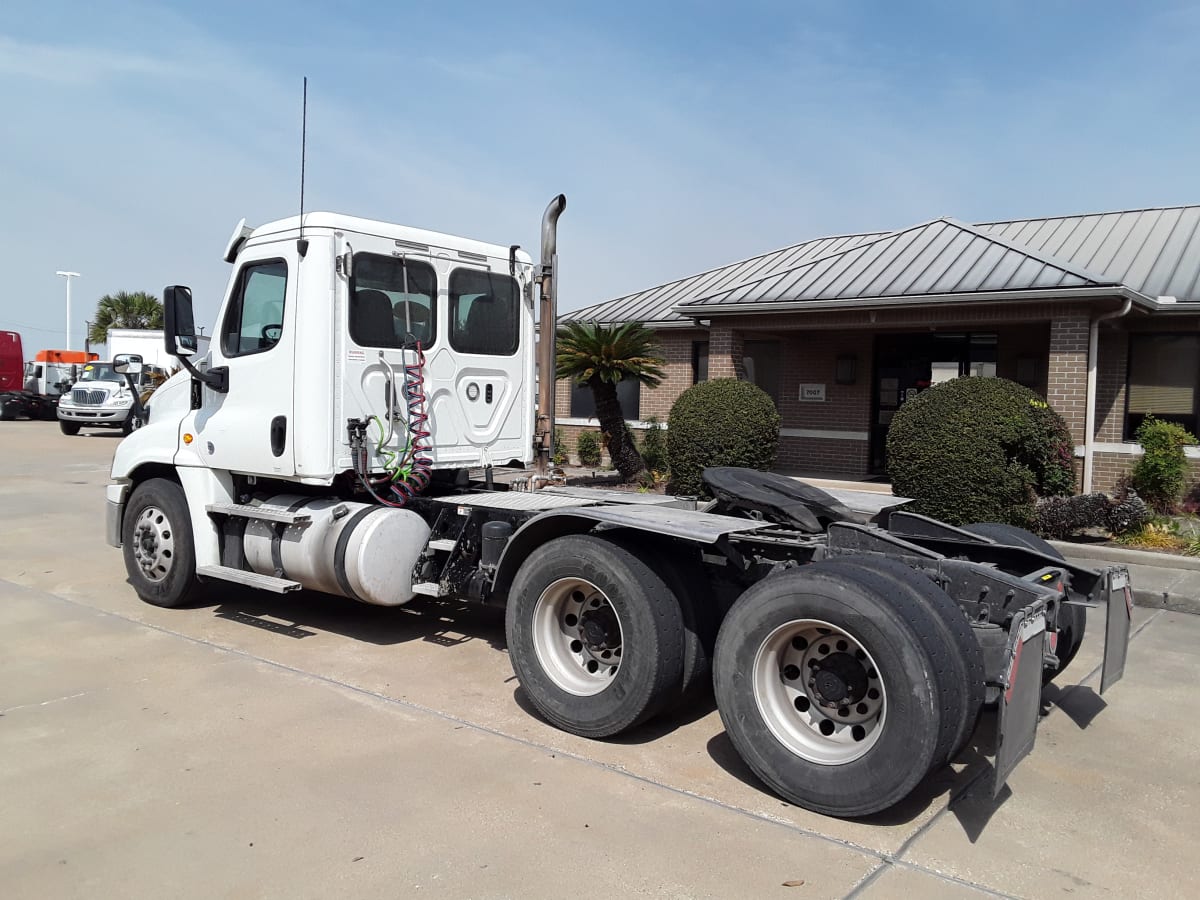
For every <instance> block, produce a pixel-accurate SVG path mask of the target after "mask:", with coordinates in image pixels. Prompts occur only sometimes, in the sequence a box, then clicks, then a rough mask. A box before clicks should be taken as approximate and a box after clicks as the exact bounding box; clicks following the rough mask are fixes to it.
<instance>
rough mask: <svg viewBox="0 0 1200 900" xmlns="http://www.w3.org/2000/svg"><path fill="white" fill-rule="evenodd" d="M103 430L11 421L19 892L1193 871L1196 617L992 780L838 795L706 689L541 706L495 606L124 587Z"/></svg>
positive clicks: (1091, 678) (9, 690)
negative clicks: (775, 764) (583, 732)
mask: <svg viewBox="0 0 1200 900" xmlns="http://www.w3.org/2000/svg"><path fill="white" fill-rule="evenodd" d="M113 446H115V439H114V438H111V437H108V436H106V435H102V434H97V435H96V436H94V437H85V436H80V437H76V438H68V437H65V436H62V435H60V434H59V433H58V431H57V428H56V427H55V426H54V424H53V423H30V422H15V423H11V422H10V423H4V424H3V427H0V460H3V466H0V528H2V529H3V533H4V540H3V541H2V542H0V713H2V715H0V792H2V795H3V796H4V797H5V804H4V810H5V812H4V815H3V816H0V884H4V885H5V894H6V896H30V897H46V896H84V895H87V896H108V895H121V896H137V897H143V896H162V895H168V894H170V895H181V896H201V895H203V896H206V897H207V896H282V895H287V896H289V897H297V896H299V897H308V896H312V897H316V896H328V895H329V894H330V893H332V892H334V891H337V892H340V893H346V894H348V895H353V896H389V897H390V896H398V895H411V894H414V893H418V894H419V893H422V892H428V891H434V892H435V893H439V892H440V893H441V894H442V895H443V896H454V897H459V896H489V897H491V896H522V897H524V896H546V897H550V896H555V897H557V896H563V895H565V894H570V895H573V896H580V897H592V896H596V897H599V896H608V897H611V896H614V895H617V896H622V895H625V894H651V895H655V896H714V897H715V896H720V897H729V896H761V895H776V894H777V895H779V896H785V897H787V896H806V897H823V896H830V897H837V896H847V895H855V896H877V897H887V896H895V895H896V894H898V893H900V892H901V891H921V892H922V895H928V896H971V895H974V894H981V895H987V894H993V895H995V894H999V895H1009V896H1031V897H1036V896H1053V895H1058V894H1064V893H1071V894H1072V895H1075V896H1079V895H1082V896H1100V895H1103V894H1107V895H1110V896H1111V895H1114V894H1115V895H1120V894H1130V893H1135V894H1140V895H1143V896H1147V895H1157V896H1186V895H1188V894H1189V893H1190V890H1189V886H1190V882H1189V880H1188V879H1189V878H1190V865H1189V851H1190V838H1189V835H1190V834H1193V833H1195V832H1196V831H1197V828H1198V826H1200V812H1198V811H1197V809H1196V802H1195V801H1196V799H1197V798H1196V794H1197V787H1196V785H1197V782H1196V778H1195V775H1194V773H1195V771H1196V762H1197V760H1196V758H1195V756H1196V750H1195V748H1196V747H1200V724H1197V722H1198V721H1200V717H1198V716H1197V713H1200V702H1198V701H1197V700H1196V698H1195V695H1194V691H1191V690H1190V684H1191V682H1192V681H1193V680H1194V672H1195V667H1196V664H1197V662H1198V661H1200V619H1197V618H1194V617H1189V616H1183V615H1178V614H1176V613H1173V612H1164V611H1159V610H1146V609H1138V610H1136V611H1135V614H1136V619H1135V627H1136V628H1137V629H1138V630H1137V632H1136V636H1135V638H1134V641H1133V644H1132V646H1131V649H1130V660H1129V667H1128V670H1127V675H1126V679H1125V681H1124V682H1122V683H1121V684H1120V685H1118V686H1117V687H1116V688H1114V689H1113V690H1112V691H1111V692H1109V693H1108V694H1107V695H1106V696H1105V698H1104V699H1103V700H1101V699H1100V698H1098V697H1097V696H1096V695H1095V693H1094V687H1095V685H1096V678H1097V676H1096V673H1095V668H1096V665H1097V663H1098V641H1097V640H1095V639H1089V640H1087V641H1086V642H1085V644H1084V648H1083V650H1082V651H1081V654H1080V657H1079V658H1078V659H1077V661H1076V662H1075V664H1074V665H1073V666H1072V667H1071V669H1070V670H1069V671H1068V672H1067V673H1065V674H1064V676H1063V682H1064V684H1063V686H1062V687H1061V688H1060V687H1054V688H1051V689H1050V690H1048V691H1047V694H1046V697H1047V701H1048V707H1049V709H1050V712H1049V714H1048V716H1047V717H1046V718H1045V719H1044V720H1043V723H1042V727H1041V730H1040V732H1039V738H1038V746H1037V747H1036V748H1035V750H1034V752H1033V754H1032V756H1031V757H1030V758H1029V759H1027V760H1026V761H1025V762H1024V763H1023V764H1022V766H1021V767H1020V768H1019V769H1018V770H1017V772H1016V773H1015V774H1014V775H1013V777H1012V778H1011V779H1010V790H1009V792H1008V793H1007V794H1006V795H1002V797H1001V802H999V803H998V804H997V803H992V802H991V801H990V800H987V799H985V797H984V795H983V794H981V793H980V792H979V790H978V786H979V785H978V783H977V782H976V783H975V787H974V788H973V789H968V788H969V787H970V785H971V784H972V779H974V778H978V777H979V776H980V775H981V774H982V773H983V772H984V771H985V768H984V763H983V760H982V758H981V757H980V755H979V752H978V750H977V749H976V748H969V749H968V750H967V751H965V752H964V754H963V756H962V758H960V760H958V761H957V762H956V765H955V767H954V768H953V769H947V770H944V771H943V772H941V773H938V774H937V775H936V776H934V777H933V778H931V779H930V780H929V782H928V783H927V784H926V785H924V786H923V787H922V788H921V789H920V790H919V791H918V794H917V795H915V796H914V797H913V798H912V799H911V801H910V802H908V803H906V804H904V805H903V806H902V807H901V808H899V809H897V810H893V811H891V812H889V813H886V814H883V815H881V816H877V817H874V818H872V819H870V820H864V821H856V822H842V821H837V820H833V819H827V818H824V817H821V816H817V815H814V814H811V813H807V812H805V811H803V810H798V809H796V808H794V807H791V806H790V805H788V804H785V803H782V802H781V801H780V800H778V798H775V797H773V796H771V795H770V794H768V793H766V792H765V791H764V790H763V789H762V787H761V786H760V785H759V784H758V783H757V781H756V780H755V779H754V777H753V776H752V775H751V774H750V773H749V772H747V771H746V770H745V768H744V767H743V766H742V765H741V763H740V762H739V761H738V760H737V758H736V755H734V754H733V752H732V750H731V749H730V747H729V744H728V741H727V739H726V738H725V737H724V734H723V731H722V729H721V726H720V721H719V718H718V717H717V716H716V713H715V711H714V710H713V709H712V706H711V702H709V703H707V704H705V703H701V704H698V705H694V706H692V707H690V708H688V709H683V710H679V711H677V712H676V713H675V714H673V715H672V716H671V717H669V718H668V719H667V720H665V721H663V722H660V723H651V724H650V725H649V726H647V727H646V728H644V729H642V730H641V731H640V732H638V733H635V734H634V735H631V736H629V737H627V738H625V739H623V740H621V741H615V742H608V743H598V742H591V741H585V740H582V739H578V738H574V737H572V736H569V735H565V734H562V733H561V732H558V731H555V730H553V729H551V728H549V727H548V726H546V725H544V724H543V723H541V722H540V721H538V720H537V719H536V718H534V717H533V716H532V715H530V714H529V713H528V712H527V711H526V710H525V709H524V708H523V707H522V701H521V698H520V695H519V692H516V691H515V684H514V682H513V678H512V672H511V668H510V667H509V665H508V661H507V658H506V656H505V653H504V650H503V627H502V624H503V623H502V620H501V617H500V616H499V615H498V614H497V613H496V612H494V611H492V610H480V609H472V608H467V607H461V606H458V605H455V604H439V603H432V602H431V603H425V604H421V605H417V606H414V607H412V608H405V609H402V610H382V609H374V608H369V607H362V606H358V605H355V604H350V603H348V602H346V601H343V600H339V599H337V598H330V597H325V596H321V595H314V594H303V595H301V596H299V597H289V598H278V597H273V596H272V597H261V596H258V595H256V594H253V593H248V592H245V591H240V590H227V591H223V592H220V593H218V594H217V595H216V596H215V597H214V602H213V604H212V605H210V606H205V607H200V608H197V609H192V610H178V611H169V610H159V609H155V608H153V607H148V606H145V605H143V604H141V603H140V602H139V601H138V600H137V599H136V597H135V596H134V595H133V593H132V591H131V590H130V589H129V587H128V585H126V584H125V583H124V573H123V568H122V564H121V560H120V554H119V553H118V552H117V551H114V550H111V549H109V548H107V547H105V546H104V544H103V534H102V517H101V509H102V490H101V487H102V485H103V483H104V482H105V481H106V480H107V464H108V459H109V458H110V456H111V451H112V447H113ZM1101 621H1102V620H1101V619H1099V618H1097V619H1096V621H1093V622H1092V623H1090V627H1091V630H1092V633H1093V634H1098V633H1099V626H1100V624H1101ZM1103 707H1107V708H1103ZM983 730H984V731H986V723H985V726H984V729H983ZM983 738H984V735H982V734H981V735H980V739H981V740H983ZM952 796H953V797H955V798H956V799H955V800H954V802H951V801H950V798H951V797H952ZM251 844H253V845H254V846H253V847H251V846H250V845H251ZM795 881H803V882H804V884H803V885H799V886H794V887H784V886H783V885H784V883H785V882H795Z"/></svg>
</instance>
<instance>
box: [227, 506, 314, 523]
mask: <svg viewBox="0 0 1200 900" xmlns="http://www.w3.org/2000/svg"><path fill="white" fill-rule="evenodd" d="M204 509H205V511H206V512H207V513H208V514H209V515H213V514H214V513H215V514H217V515H221V516H236V517H238V518H242V519H258V520H260V521H263V522H281V523H283V524H284V525H307V524H308V523H309V522H311V521H312V517H311V516H310V515H309V514H308V513H305V512H292V511H291V510H290V509H279V508H278V507H275V506H253V505H251V504H249V503H210V504H208V506H206V507H204Z"/></svg>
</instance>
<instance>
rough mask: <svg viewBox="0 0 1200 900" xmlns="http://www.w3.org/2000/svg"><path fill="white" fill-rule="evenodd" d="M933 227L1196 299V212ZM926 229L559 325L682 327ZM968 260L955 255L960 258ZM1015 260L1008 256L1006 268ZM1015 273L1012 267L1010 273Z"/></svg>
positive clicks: (728, 271)
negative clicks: (780, 278) (818, 266)
mask: <svg viewBox="0 0 1200 900" xmlns="http://www.w3.org/2000/svg"><path fill="white" fill-rule="evenodd" d="M934 221H935V222H947V223H953V224H955V225H957V226H962V227H966V228H973V229H974V230H976V231H977V232H980V233H982V234H984V235H988V236H991V237H993V238H996V239H997V240H998V241H1000V242H1002V243H1003V244H1007V246H1008V248H1009V249H1010V250H1017V251H1019V252H1020V253H1023V254H1025V255H1026V256H1029V257H1032V258H1036V259H1041V260H1042V261H1043V263H1044V264H1046V265H1047V266H1049V270H1047V271H1046V272H1044V273H1043V277H1044V278H1048V277H1050V274H1051V271H1052V270H1053V269H1054V268H1056V267H1057V268H1059V269H1062V271H1063V272H1064V273H1072V274H1074V275H1075V276H1076V277H1078V278H1081V279H1084V280H1091V281H1093V282H1097V281H1103V282H1104V283H1108V284H1122V285H1124V286H1126V287H1128V288H1131V289H1133V290H1134V291H1137V292H1139V293H1142V294H1144V295H1146V296H1148V297H1159V296H1173V297H1176V298H1178V299H1179V300H1180V301H1181V302H1187V301H1200V206H1172V207H1163V208H1156V209H1138V210H1125V211H1119V212H1108V213H1089V214H1084V215H1077V216H1052V217H1047V218H1038V219H1010V220H1005V221H997V222H985V223H983V224H980V225H975V226H963V223H961V222H957V221H956V220H953V219H948V218H947V219H938V220H934ZM932 224H934V223H933V222H927V223H923V224H922V225H918V226H914V227H913V228H909V229H903V230H902V231H900V232H886V231H885V232H867V233H862V234H851V235H841V236H837V237H827V238H818V239H815V240H810V241H804V242H802V243H799V244H793V245H791V246H789V247H784V248H783V249H781V250H775V251H772V252H770V253H764V254H761V255H759V256H755V257H752V258H750V259H747V260H742V261H740V262H736V263H731V264H729V265H725V266H721V267H719V268H716V269H712V270H710V271H707V272H702V273H700V274H698V275H690V276H688V277H686V278H681V279H678V280H676V281H672V282H668V283H666V284H662V285H658V286H656V287H653V288H647V289H645V290H642V291H638V292H636V293H633V294H628V295H626V296H624V297H617V298H615V299H612V300H607V301H604V302H603V303H598V304H593V305H592V306H588V307H585V308H584V309H580V310H575V311H573V312H569V313H564V314H563V315H562V316H560V320H561V321H571V320H589V321H590V320H595V321H600V322H628V321H642V322H645V323H647V324H651V325H658V326H660V327H661V326H670V325H687V324H690V321H691V318H692V316H694V314H695V313H694V312H689V311H688V310H687V309H680V310H677V307H682V306H683V305H685V304H688V303H690V302H692V301H695V300H699V299H704V298H708V297H712V296H714V295H716V294H718V293H721V292H728V293H731V292H732V289H734V288H740V287H742V286H744V285H747V284H749V283H751V282H755V283H757V282H761V281H763V280H765V279H770V278H772V277H774V276H777V275H779V274H781V273H785V272H793V271H795V270H796V269H797V268H800V267H803V266H805V265H806V264H808V263H813V262H818V261H820V260H822V259H825V258H828V257H831V256H835V255H838V254H840V253H842V252H844V251H847V250H852V249H854V248H856V247H862V246H863V245H867V244H872V243H874V242H876V241H878V240H879V239H881V238H888V237H891V236H894V235H898V234H903V233H906V232H912V231H914V230H915V229H923V228H926V227H927V226H930V225H932ZM978 247H979V245H976V248H977V249H978ZM993 252H997V251H995V250H993ZM968 258H969V257H968V256H966V255H965V254H960V260H962V261H965V260H966V259H968ZM1014 258H1015V257H1010V259H1009V261H1008V263H1007V264H1011V262H1012V260H1013V259H1014ZM1007 264H1006V265H1007ZM1031 265H1032V263H1031ZM1002 271H1003V267H1001V268H999V269H997V273H999V272H1002ZM1019 271H1020V268H1019V267H1018V270H1017V272H1014V273H1013V274H1014V275H1016V274H1018V273H1019ZM947 274H949V273H947ZM1025 275H1028V270H1027V271H1026V273H1025ZM976 276H978V273H976ZM1023 277H1024V276H1023ZM1065 283H1066V282H1064V284H1065ZM1060 286H1062V285H1060ZM1008 289H1010V290H1011V289H1013V288H1008Z"/></svg>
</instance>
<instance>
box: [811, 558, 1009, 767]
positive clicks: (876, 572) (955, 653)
mask: <svg viewBox="0 0 1200 900" xmlns="http://www.w3.org/2000/svg"><path fill="white" fill-rule="evenodd" d="M822 566H829V567H831V568H832V567H836V566H841V567H845V568H847V569H849V570H851V571H854V572H858V573H862V574H861V575H858V576H856V577H858V578H860V579H862V578H874V579H878V580H879V581H878V583H876V582H869V583H871V586H872V587H873V588H875V589H876V590H882V591H885V592H886V595H887V596H889V597H894V596H895V595H896V594H897V593H898V592H902V593H905V594H907V595H908V597H909V598H910V599H911V600H912V601H913V602H915V603H919V604H923V605H924V606H926V607H928V608H929V609H930V610H932V611H933V612H934V613H936V614H937V617H938V619H939V620H940V621H941V625H942V629H941V630H942V639H943V641H944V642H945V644H946V646H947V648H949V650H950V652H949V653H948V660H949V665H950V666H951V667H952V668H953V669H954V672H953V674H952V677H951V678H950V679H949V681H948V686H949V687H951V688H954V687H956V686H957V687H959V688H961V690H958V691H955V690H950V691H948V692H947V705H946V707H945V708H944V709H943V716H945V717H947V718H948V719H949V721H950V722H951V723H955V722H956V723H957V725H956V726H955V727H954V728H953V729H951V730H950V731H949V742H948V745H947V746H946V747H944V748H943V747H940V746H939V748H938V750H939V752H938V753H937V754H935V760H934V762H935V765H940V764H941V763H948V762H951V761H952V760H953V759H954V758H955V757H956V756H958V754H959V753H961V752H962V749H963V748H964V747H965V746H966V745H967V741H968V740H969V739H970V737H971V735H972V734H973V733H974V732H975V725H976V723H977V722H978V720H979V712H980V710H981V709H983V700H984V695H985V693H986V692H987V685H986V682H985V678H986V673H985V670H984V665H983V651H982V650H981V649H980V647H979V641H978V640H976V638H975V632H974V631H973V630H972V629H971V624H970V622H968V621H967V617H966V615H965V614H964V613H963V611H962V609H961V608H960V607H959V605H958V604H957V603H955V602H954V600H953V599H952V598H951V597H950V595H949V594H947V593H946V592H945V591H943V590H942V589H941V588H939V587H938V586H937V585H936V584H934V583H933V582H932V581H931V580H930V579H929V578H928V576H926V575H922V574H921V573H920V572H917V571H915V570H913V569H912V568H910V567H909V566H906V565H905V564H904V563H902V562H900V561H899V560H896V559H888V558H887V557H885V556H853V557H849V556H844V557H835V558H834V559H831V560H826V561H825V562H824V563H822ZM939 759H940V762H939Z"/></svg>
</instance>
